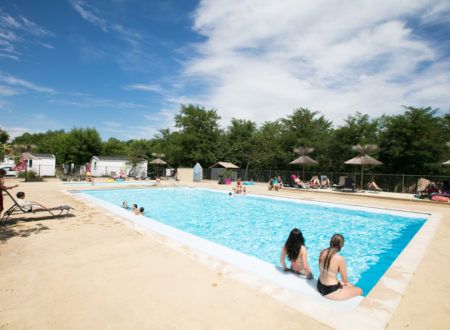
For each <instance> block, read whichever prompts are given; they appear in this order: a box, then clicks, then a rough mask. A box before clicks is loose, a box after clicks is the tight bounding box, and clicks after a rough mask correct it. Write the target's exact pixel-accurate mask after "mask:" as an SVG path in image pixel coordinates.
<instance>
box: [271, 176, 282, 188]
mask: <svg viewBox="0 0 450 330" xmlns="http://www.w3.org/2000/svg"><path fill="white" fill-rule="evenodd" d="M268 188H269V190H272V189H275V191H278V190H280V189H281V188H283V180H282V179H281V176H274V177H273V178H270V180H269V187H268Z"/></svg>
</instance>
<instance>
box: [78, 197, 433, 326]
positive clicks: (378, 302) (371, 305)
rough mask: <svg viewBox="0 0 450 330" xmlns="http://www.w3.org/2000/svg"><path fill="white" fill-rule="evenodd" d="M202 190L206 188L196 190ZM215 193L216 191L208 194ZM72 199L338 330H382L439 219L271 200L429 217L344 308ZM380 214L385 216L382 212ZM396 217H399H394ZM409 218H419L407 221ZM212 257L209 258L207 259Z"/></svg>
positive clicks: (226, 256) (310, 286) (229, 255)
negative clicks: (186, 250)
mask: <svg viewBox="0 0 450 330" xmlns="http://www.w3.org/2000/svg"><path fill="white" fill-rule="evenodd" d="M195 189H204V188H195ZM207 190H213V191H218V190H214V189H209V188H208V189H207ZM70 194H71V195H72V196H76V197H77V198H79V199H81V200H83V201H84V202H86V203H88V204H90V205H92V206H93V207H101V208H103V209H105V210H108V211H110V212H112V213H115V214H117V215H119V216H120V218H121V219H124V220H126V221H127V223H128V224H132V225H134V226H138V228H139V229H145V230H149V231H151V232H156V233H158V234H161V235H163V236H165V237H167V238H169V239H171V240H173V241H176V242H179V243H181V244H183V245H186V246H188V247H190V248H191V249H192V251H193V252H194V251H195V255H196V256H197V259H198V260H199V261H201V262H202V263H204V264H206V265H208V266H210V267H212V268H214V267H215V266H216V267H217V262H214V259H215V258H216V259H217V261H219V260H220V261H221V262H224V263H225V264H227V265H229V267H228V269H229V271H228V272H227V273H228V275H230V276H231V277H233V278H235V279H237V280H239V281H241V282H244V283H245V284H246V285H248V286H250V287H252V288H254V289H257V290H259V291H261V292H263V293H265V294H268V295H269V296H271V297H273V298H274V299H276V300H277V301H279V302H281V303H283V304H284V305H287V306H289V307H291V308H293V309H295V310H298V311H299V312H301V313H303V314H305V315H307V316H309V317H311V318H313V319H316V320H318V321H319V322H322V323H324V324H326V325H329V326H331V327H333V328H336V329H361V328H367V329H384V328H385V327H386V325H387V323H388V322H389V320H390V318H391V317H392V315H393V313H394V311H395V309H396V308H397V306H398V304H399V303H400V300H401V297H402V296H403V294H404V292H405V291H406V288H407V287H408V284H409V282H410V280H411V278H412V275H413V273H414V271H415V270H416V268H417V266H418V265H419V263H420V261H421V259H422V257H423V255H424V253H425V250H426V247H427V246H428V244H429V241H430V240H431V238H432V236H433V235H434V233H435V231H436V229H437V227H438V225H439V222H440V219H441V216H440V214H435V213H432V214H430V213H418V212H409V211H407V210H401V211H398V210H390V209H387V208H373V207H370V206H361V205H356V206H355V205H348V204H341V203H336V202H332V203H328V202H317V201H315V202H313V201H302V200H299V199H292V198H283V197H274V199H282V200H289V201H296V202H299V201H300V202H302V203H303V202H305V203H313V204H319V205H322V204H327V205H329V204H332V205H335V206H339V207H344V208H351V209H355V208H356V209H364V210H374V209H376V210H377V211H380V210H382V212H385V211H386V212H389V211H392V212H394V213H391V212H389V213H390V214H397V215H402V216H404V213H410V214H414V213H418V214H420V217H427V216H428V219H427V221H426V222H425V223H424V225H423V226H422V227H421V229H420V230H419V231H418V232H417V233H416V235H415V236H414V237H413V239H412V240H411V241H410V242H409V244H408V245H407V246H406V247H405V248H404V249H403V251H402V253H401V254H400V255H399V256H398V257H397V258H396V260H395V261H394V263H393V264H392V265H391V266H390V267H389V269H388V270H387V271H386V273H385V274H384V275H383V276H382V277H381V278H380V280H379V281H378V283H377V284H376V285H375V287H374V288H373V289H372V290H371V292H370V293H369V295H368V296H367V297H365V298H363V297H357V298H353V299H351V300H347V301H343V302H335V301H330V300H328V299H325V298H323V297H321V296H320V295H319V294H318V292H317V291H316V290H315V284H316V281H315V280H313V281H307V280H305V279H302V278H298V277H297V276H295V275H293V274H285V273H282V272H280V271H279V270H277V269H276V268H275V267H274V266H273V265H272V264H270V263H267V262H265V261H262V260H260V259H257V258H255V257H252V256H248V255H246V254H243V253H240V252H238V251H235V250H232V249H229V248H227V247H224V246H222V245H219V244H216V243H213V242H210V241H208V240H205V239H203V238H200V237H197V236H194V235H191V234H189V233H187V232H184V231H181V230H179V229H176V228H174V227H170V226H168V225H165V224H163V223H160V222H158V221H156V220H153V219H151V218H149V217H142V216H135V215H133V214H132V213H131V212H130V211H127V210H125V209H123V208H121V207H120V206H116V205H112V204H111V203H109V202H106V201H103V200H100V199H98V198H95V197H93V196H91V195H88V194H85V193H83V191H73V193H70ZM255 196H257V197H263V198H272V197H271V196H262V195H255ZM383 210H384V211H383ZM396 212H398V213H396ZM411 217H412V218H415V217H419V216H414V215H413V216H411ZM211 257H212V258H211Z"/></svg>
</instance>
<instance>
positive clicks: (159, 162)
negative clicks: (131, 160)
mask: <svg viewBox="0 0 450 330" xmlns="http://www.w3.org/2000/svg"><path fill="white" fill-rule="evenodd" d="M152 156H153V157H156V158H155V159H153V160H152V161H151V162H150V164H152V165H155V167H156V176H158V175H159V166H162V165H167V163H166V162H165V161H163V160H162V159H161V158H163V157H166V155H164V154H158V153H152Z"/></svg>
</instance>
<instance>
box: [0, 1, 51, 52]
mask: <svg viewBox="0 0 450 330" xmlns="http://www.w3.org/2000/svg"><path fill="white" fill-rule="evenodd" d="M53 36H54V34H53V33H52V32H50V31H48V30H47V29H45V28H43V27H42V26H39V25H38V24H36V23H34V22H32V21H31V20H29V19H27V18H26V17H24V16H18V17H13V16H11V15H9V14H8V13H6V12H4V11H3V10H1V9H0V57H4V58H9V59H13V60H20V57H21V55H22V54H21V53H20V52H19V51H18V48H19V45H20V44H23V43H27V42H35V43H37V44H38V45H40V46H42V47H45V48H48V49H52V48H53V46H52V45H50V44H48V43H45V42H42V41H41V40H40V39H42V38H48V37H53Z"/></svg>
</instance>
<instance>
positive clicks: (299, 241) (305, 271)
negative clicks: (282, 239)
mask: <svg viewBox="0 0 450 330" xmlns="http://www.w3.org/2000/svg"><path fill="white" fill-rule="evenodd" d="M286 257H288V259H289V261H290V262H291V268H290V270H291V271H292V272H294V273H295V274H300V275H305V276H306V278H307V279H308V280H310V279H312V278H313V275H312V273H311V269H310V268H309V265H308V252H307V250H306V247H305V238H304V237H303V234H302V232H301V231H300V229H298V228H294V229H292V230H291V233H290V234H289V237H288V239H287V240H286V243H284V246H283V248H282V249H281V256H280V264H281V266H282V267H283V270H284V271H288V270H289V269H288V268H287V267H286Z"/></svg>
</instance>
